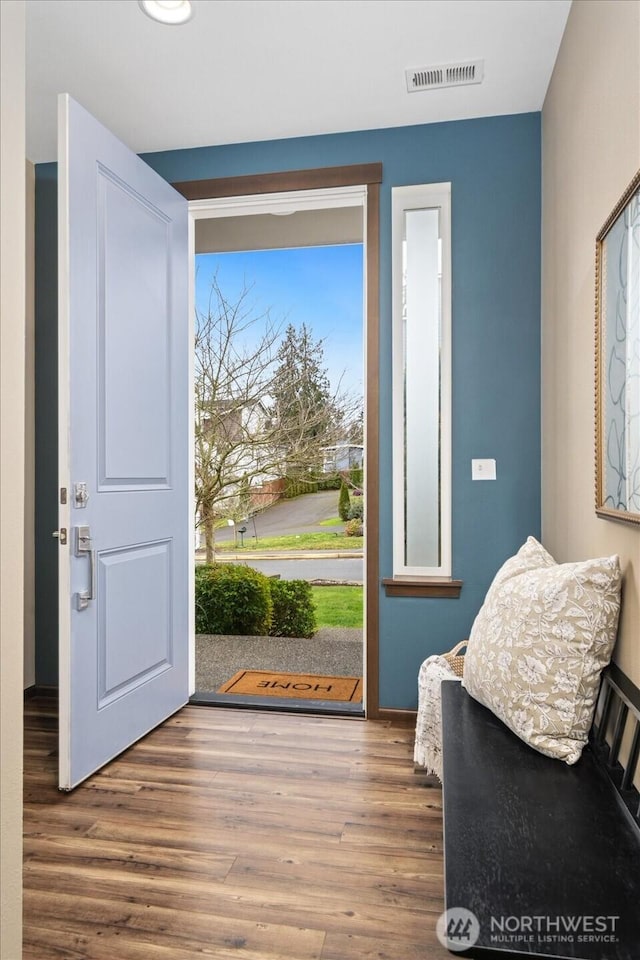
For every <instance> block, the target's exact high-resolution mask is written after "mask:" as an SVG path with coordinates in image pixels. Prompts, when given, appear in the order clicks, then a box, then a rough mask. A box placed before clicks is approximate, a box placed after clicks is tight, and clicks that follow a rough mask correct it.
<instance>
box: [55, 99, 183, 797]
mask: <svg viewBox="0 0 640 960" xmlns="http://www.w3.org/2000/svg"><path fill="white" fill-rule="evenodd" d="M58 160H59V169H58V175H59V195H58V226H59V236H58V240H59V325H60V334H59V357H58V364H59V407H60V409H59V423H60V427H59V483H60V490H59V501H60V507H59V530H58V535H59V537H60V541H61V542H60V549H59V557H60V562H59V574H60V613H59V619H60V623H59V628H60V640H59V653H60V771H59V782H60V787H61V789H71V788H72V787H74V786H76V785H77V784H78V783H80V782H81V781H82V780H84V779H85V778H86V777H87V776H89V774H91V773H92V772H93V771H95V770H97V769H98V768H99V767H101V766H102V765H103V764H104V763H106V762H107V761H108V760H110V759H112V758H113V757H114V756H116V755H117V754H118V753H120V752H121V751H122V750H124V749H125V748H126V747H128V746H129V745H130V744H132V743H134V742H135V741H136V740H138V739H139V738H140V737H141V736H143V735H144V734H145V733H147V732H148V731H149V730H151V729H153V728H154V727H155V726H157V725H158V724H159V723H161V722H162V721H163V720H164V719H166V718H167V717H168V716H169V715H170V714H172V713H173V712H174V711H176V710H177V709H178V708H179V707H181V706H182V705H183V704H184V703H185V702H186V701H187V699H188V652H189V629H190V625H189V609H190V605H189V597H188V589H189V579H190V578H189V564H190V563H191V555H190V533H189V531H190V527H191V518H190V491H189V463H188V457H189V422H190V421H189V392H188V371H189V362H190V357H189V351H190V347H191V345H190V342H189V336H188V330H189V325H188V315H187V311H188V211H187V202H186V200H185V199H184V198H183V197H182V196H180V195H179V194H178V193H177V192H176V191H175V190H173V188H172V187H170V186H169V184H167V183H166V181H164V180H163V179H162V178H161V177H160V176H158V174H156V173H155V172H154V171H153V170H152V169H151V168H150V167H148V166H147V165H146V164H145V163H144V162H143V161H142V160H140V158H139V157H137V156H136V155H135V154H134V153H132V152H131V151H130V150H128V149H127V148H126V147H125V146H123V144H122V143H120V141H118V140H117V139H116V138H115V137H114V136H113V135H112V134H111V133H110V132H109V131H108V130H106V129H105V128H104V127H103V126H101V125H100V124H99V123H98V122H97V121H96V120H94V118H93V117H92V116H90V114H88V113H87V112H86V111H85V110H84V109H83V108H82V107H80V106H79V105H78V104H77V103H75V101H73V100H72V99H70V98H69V97H68V96H67V95H64V96H61V98H60V103H59V158H58ZM65 540H66V542H64V541H65Z"/></svg>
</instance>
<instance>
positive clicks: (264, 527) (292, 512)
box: [216, 490, 344, 543]
mask: <svg viewBox="0 0 640 960" xmlns="http://www.w3.org/2000/svg"><path fill="white" fill-rule="evenodd" d="M339 493H340V491H339V490H322V491H321V492H320V493H306V494H304V495H303V496H301V497H295V499H293V500H278V502H277V503H274V505H273V506H272V507H267V508H266V510H263V511H262V512H261V513H257V514H256V515H255V517H252V518H250V519H249V520H247V521H246V523H245V524H244V526H246V528H247V532H246V533H245V535H244V539H245V543H247V542H248V541H249V540H250V539H251V538H253V537H255V536H257V537H258V540H260V539H261V538H262V537H285V536H290V535H294V534H296V533H342V532H343V531H344V524H342V523H341V524H340V525H336V526H334V527H333V526H332V527H322V526H320V521H321V520H330V519H331V518H332V517H337V516H338V495H339ZM240 526H243V524H240ZM233 539H234V530H233V527H221V528H220V529H218V530H216V543H226V542H228V541H229V540H233Z"/></svg>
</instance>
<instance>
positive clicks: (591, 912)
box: [442, 665, 640, 960]
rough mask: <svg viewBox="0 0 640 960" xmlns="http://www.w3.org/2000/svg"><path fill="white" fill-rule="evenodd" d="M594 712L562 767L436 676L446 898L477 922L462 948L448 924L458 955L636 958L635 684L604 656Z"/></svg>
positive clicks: (638, 739)
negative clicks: (588, 733)
mask: <svg viewBox="0 0 640 960" xmlns="http://www.w3.org/2000/svg"><path fill="white" fill-rule="evenodd" d="M596 716H597V717H598V718H599V722H598V726H597V727H596V726H595V724H594V729H593V730H592V737H591V742H590V744H589V746H588V747H586V748H585V750H584V752H583V755H582V757H581V759H580V760H579V761H578V763H577V764H575V765H574V766H571V767H568V766H567V765H566V764H565V763H563V762H562V761H559V760H552V759H549V758H548V757H545V756H542V754H539V753H537V752H536V751H535V750H533V749H531V748H530V747H529V746H527V745H526V744H525V743H523V742H522V741H521V740H520V739H519V738H518V737H516V736H515V734H513V733H512V732H511V731H510V730H509V729H508V728H507V727H506V726H505V725H504V724H503V723H502V722H501V721H500V720H498V719H497V718H496V717H495V716H494V715H493V714H492V713H491V712H490V711H489V710H487V709H486V708H485V707H483V706H482V705H481V704H479V703H478V702H477V701H475V700H473V699H472V698H471V697H470V696H469V695H468V694H467V692H466V691H465V690H464V689H463V688H462V686H461V685H460V684H459V683H457V682H446V681H445V682H444V683H443V684H442V728H443V760H444V773H443V810H444V865H445V906H446V909H447V910H450V909H451V908H454V907H463V908H466V909H467V910H470V911H472V912H473V913H474V914H475V915H476V917H477V919H478V921H479V925H480V932H479V936H478V939H477V941H476V943H475V946H473V947H472V948H470V949H464V950H458V946H459V947H464V946H465V937H466V936H468V935H469V934H470V933H473V932H474V929H473V928H472V927H471V928H470V927H469V925H468V923H454V924H452V925H450V926H449V935H450V942H451V945H452V946H453V945H455V946H456V953H457V955H458V956H470V957H477V958H479V960H488V958H495V960H506V958H508V957H511V958H515V957H528V958H534V957H541V958H550V957H567V958H572V960H578V958H579V960H640V806H639V796H638V792H637V790H635V789H634V788H633V779H634V776H635V771H636V768H637V764H638V753H639V752H640V691H639V690H638V689H637V687H635V686H634V685H633V684H632V683H631V682H630V681H629V680H628V678H627V677H625V675H624V674H622V673H621V671H620V670H618V669H617V668H616V667H615V666H613V665H612V666H611V667H610V668H609V670H608V671H607V672H606V673H605V675H604V678H603V684H602V688H601V693H600V704H599V708H598V711H597V713H596ZM623 743H624V752H625V755H628V761H627V763H626V767H624V768H623V766H622V765H621V763H620V762H619V751H620V749H621V744H623ZM629 746H630V749H629ZM611 918H614V919H611ZM612 938H613V939H612ZM467 942H468V941H467Z"/></svg>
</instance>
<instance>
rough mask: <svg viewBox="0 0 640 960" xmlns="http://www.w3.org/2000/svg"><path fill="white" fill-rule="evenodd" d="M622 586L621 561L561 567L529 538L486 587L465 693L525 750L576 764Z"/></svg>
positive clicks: (467, 659)
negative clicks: (517, 738)
mask: <svg viewBox="0 0 640 960" xmlns="http://www.w3.org/2000/svg"><path fill="white" fill-rule="evenodd" d="M620 585H621V573H620V562H619V559H618V557H616V556H613V557H602V558H600V559H598V560H585V561H583V562H580V563H562V564H558V563H556V562H555V560H554V559H553V557H552V556H551V555H550V554H549V553H547V551H546V550H545V549H544V547H543V546H542V545H541V544H540V543H538V541H537V540H535V539H534V538H533V537H529V539H528V540H527V542H526V543H525V544H524V545H523V546H522V547H521V548H520V550H519V551H518V553H517V554H516V555H515V556H514V557H511V558H510V559H509V560H507V561H506V563H505V564H504V565H503V566H502V567H501V568H500V570H499V571H498V573H497V574H496V576H495V578H494V580H493V583H492V584H491V586H490V587H489V591H488V593H487V596H486V598H485V601H484V604H483V606H482V608H481V610H480V612H479V613H478V616H477V617H476V620H475V623H474V624H473V627H472V630H471V635H470V637H469V644H468V647H467V653H466V656H465V660H464V676H463V680H462V685H463V687H465V689H466V690H467V691H468V692H469V693H470V694H471V696H472V697H474V698H475V699H476V700H479V701H480V703H483V704H484V705H485V706H486V707H488V708H489V709H490V710H492V711H493V712H494V713H495V714H496V716H498V717H499V718H500V719H501V720H502V721H503V722H504V723H505V724H506V725H507V726H508V727H509V728H510V729H511V730H513V732H514V733H516V734H517V735H518V736H519V737H520V738H521V739H522V740H524V741H525V743H528V744H529V745H530V746H531V747H533V748H534V749H536V750H539V751H540V753H544V754H546V755H547V756H549V757H555V758H557V759H559V760H564V761H565V762H566V763H569V764H571V763H575V762H576V761H577V760H578V759H579V758H580V755H581V753H582V749H583V747H584V745H585V743H586V742H587V737H588V734H589V728H590V726H591V721H592V719H593V712H594V710H595V703H596V698H597V695H598V688H599V681H600V673H601V672H602V670H603V669H604V668H605V667H606V666H607V664H608V663H609V661H610V659H611V654H612V652H613V647H614V644H615V640H616V631H617V628H618V615H619V611H620Z"/></svg>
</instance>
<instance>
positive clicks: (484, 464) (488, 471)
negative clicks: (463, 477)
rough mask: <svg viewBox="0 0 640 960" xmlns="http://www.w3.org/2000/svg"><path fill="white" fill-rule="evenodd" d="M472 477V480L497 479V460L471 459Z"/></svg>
mask: <svg viewBox="0 0 640 960" xmlns="http://www.w3.org/2000/svg"><path fill="white" fill-rule="evenodd" d="M471 479H472V480H495V479H496V462H495V460H472V461H471Z"/></svg>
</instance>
